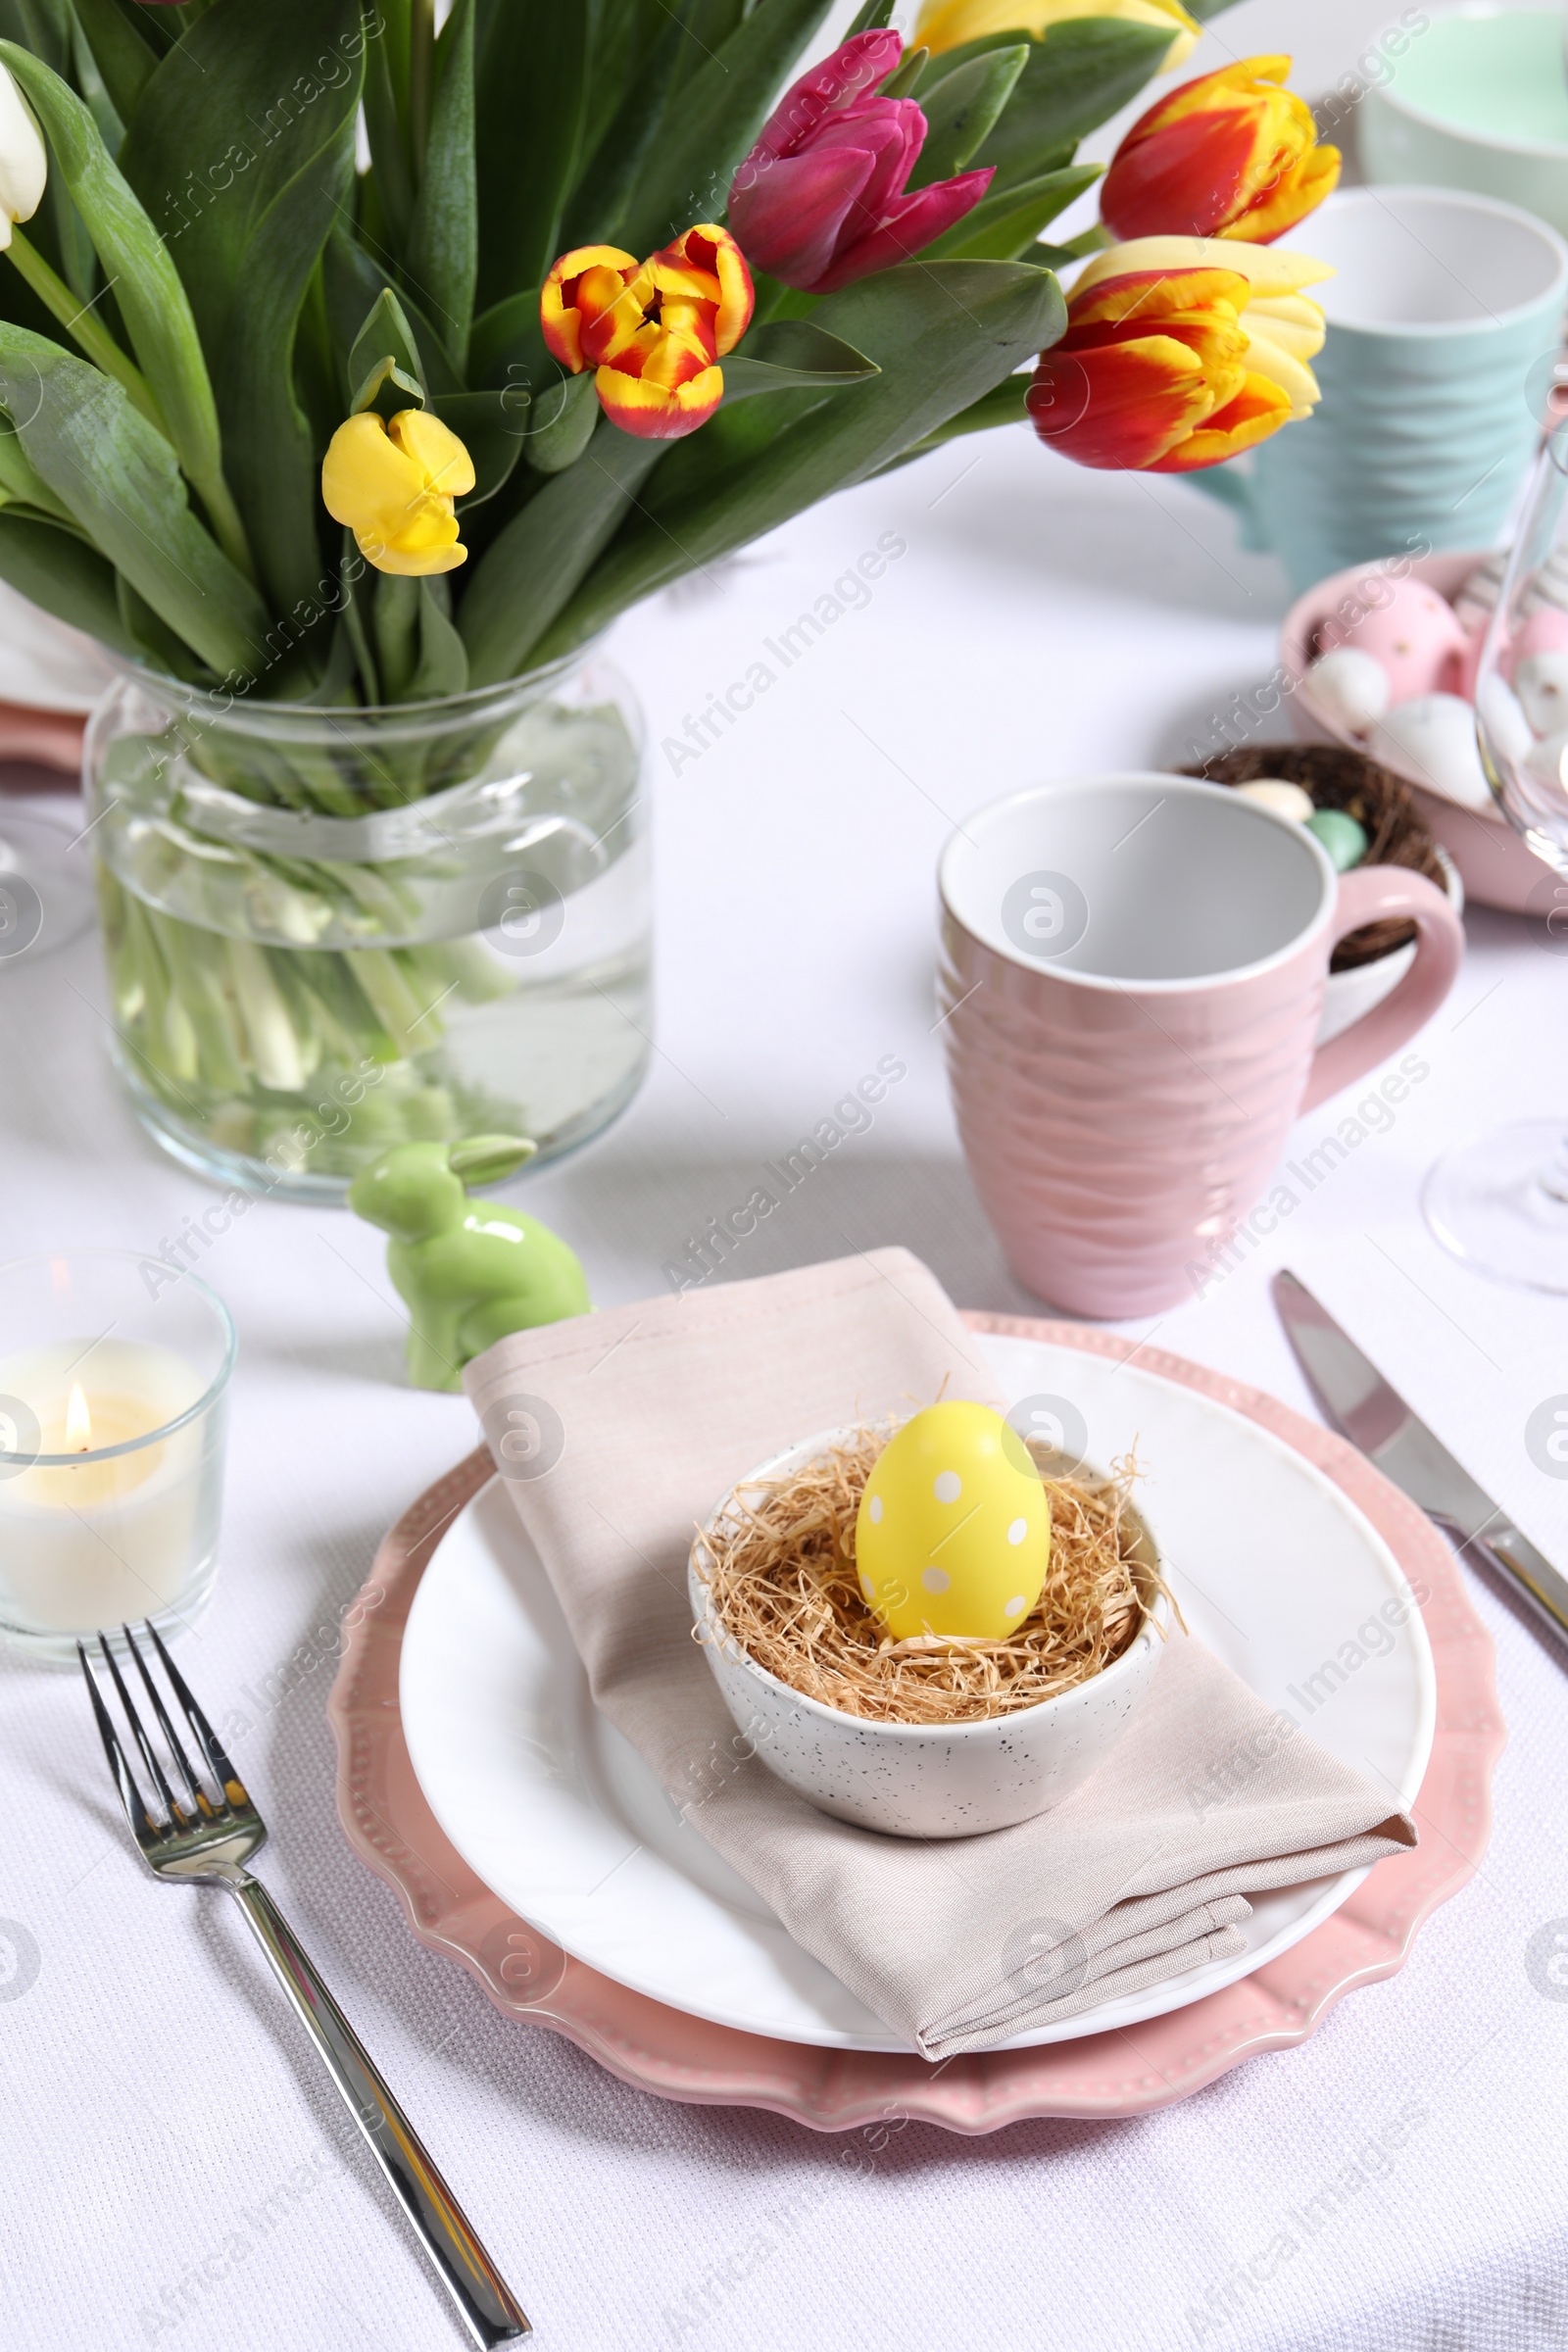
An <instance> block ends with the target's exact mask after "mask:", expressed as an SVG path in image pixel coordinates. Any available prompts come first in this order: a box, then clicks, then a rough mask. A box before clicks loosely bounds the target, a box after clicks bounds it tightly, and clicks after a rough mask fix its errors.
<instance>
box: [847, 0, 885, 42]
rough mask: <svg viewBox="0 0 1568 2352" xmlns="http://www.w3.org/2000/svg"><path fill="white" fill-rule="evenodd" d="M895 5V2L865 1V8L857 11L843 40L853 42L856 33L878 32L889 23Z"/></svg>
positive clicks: (881, 0)
mask: <svg viewBox="0 0 1568 2352" xmlns="http://www.w3.org/2000/svg"><path fill="white" fill-rule="evenodd" d="M895 5H896V0H865V6H864V7H863V8H862V9H861V10H860V11H859V13H858V16H857V17H856V19H855V21H854V23H853V24H852V25H850V27H849V29H848V31H847V32H846V33H845V35H844V38H845V39H846V40H847V41H848V40H853V38H854V37H855V35H856V34H857V33H858V32H880V31H881V30H882V28H883V26H884V25H887V24H888V23H890V21H891V19H892V16H893V11H894V7H895Z"/></svg>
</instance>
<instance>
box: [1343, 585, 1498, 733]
mask: <svg viewBox="0 0 1568 2352" xmlns="http://www.w3.org/2000/svg"><path fill="white" fill-rule="evenodd" d="M1381 585H1382V587H1383V588H1384V589H1386V590H1387V594H1386V595H1384V596H1383V598H1382V601H1381V603H1379V604H1377V605H1375V606H1372V607H1370V608H1369V609H1368V610H1367V611H1366V612H1364V613H1360V614H1359V615H1358V617H1357V618H1356V619H1355V620H1354V621H1353V622H1347V621H1343V620H1341V619H1340V618H1339V617H1338V616H1337V615H1331V616H1330V617H1329V618H1327V619H1325V620H1323V621H1320V622H1319V624H1318V631H1317V636H1318V643H1319V645H1320V647H1321V648H1322V650H1323V652H1324V653H1332V652H1333V651H1334V649H1335V648H1336V647H1337V646H1341V645H1353V646H1354V647H1355V649H1356V651H1357V652H1358V653H1362V654H1370V655H1371V656H1372V658H1373V660H1374V661H1376V662H1381V663H1382V665H1383V668H1384V670H1385V672H1386V673H1387V676H1388V681H1389V699H1390V701H1391V702H1394V703H1403V702H1408V701H1409V700H1410V698H1411V697H1412V696H1413V695H1418V694H1435V693H1439V692H1443V691H1446V690H1447V689H1448V688H1450V687H1451V686H1452V685H1453V684H1454V682H1455V680H1456V679H1457V676H1458V672H1459V663H1460V661H1461V659H1462V657H1463V654H1464V649H1465V633H1464V630H1463V629H1462V628H1461V626H1460V624H1459V617H1458V614H1457V613H1455V612H1454V609H1453V607H1452V606H1451V605H1450V604H1449V603H1448V602H1447V601H1446V598H1444V597H1441V596H1439V594H1438V592H1437V590H1436V589H1435V588H1428V587H1426V586H1425V585H1424V584H1423V583H1422V582H1421V581H1420V580H1385V581H1383V582H1382V584H1381Z"/></svg>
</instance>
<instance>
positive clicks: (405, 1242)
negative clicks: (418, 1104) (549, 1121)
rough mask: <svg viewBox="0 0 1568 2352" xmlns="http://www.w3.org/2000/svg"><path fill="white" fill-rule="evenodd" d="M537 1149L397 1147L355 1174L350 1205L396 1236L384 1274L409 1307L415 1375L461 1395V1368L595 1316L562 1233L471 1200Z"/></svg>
mask: <svg viewBox="0 0 1568 2352" xmlns="http://www.w3.org/2000/svg"><path fill="white" fill-rule="evenodd" d="M537 1148H538V1147H537V1146H536V1145H534V1144H531V1143H525V1142H523V1141H522V1140H521V1138H520V1137H517V1136H515V1135H476V1136H470V1137H469V1138H468V1139H467V1141H466V1142H465V1143H461V1144H452V1145H450V1146H448V1145H446V1144H398V1145H395V1146H394V1148H393V1149H392V1150H391V1151H390V1152H385V1153H383V1155H382V1156H381V1158H380V1159H378V1160H377V1161H376V1163H375V1165H374V1167H373V1168H367V1169H366V1170H365V1171H364V1173H363V1174H362V1175H359V1176H356V1177H355V1179H354V1182H353V1183H352V1185H350V1187H349V1206H350V1208H352V1209H353V1211H354V1213H355V1215H356V1216H358V1217H364V1218H365V1219H366V1220H367V1221H368V1223H369V1224H371V1225H379V1226H380V1227H381V1229H382V1231H383V1232H384V1233H389V1234H390V1235H391V1236H392V1239H391V1241H390V1242H389V1243H388V1244H387V1251H386V1270H387V1272H388V1273H389V1274H390V1275H391V1277H392V1280H393V1281H394V1283H395V1284H396V1285H397V1288H398V1291H399V1293H400V1295H401V1296H402V1298H403V1299H405V1300H406V1301H407V1304H408V1307H409V1315H410V1321H409V1348H408V1364H409V1378H410V1380H411V1381H412V1382H413V1383H414V1386H415V1387H416V1388H417V1389H461V1388H462V1386H463V1379H462V1374H463V1367H464V1365H465V1364H466V1362H467V1361H468V1359H469V1357H470V1356H474V1355H479V1354H481V1353H482V1352H483V1350H484V1349H485V1348H488V1347H489V1346H490V1345H491V1343H492V1342H493V1341H495V1340H499V1339H502V1338H503V1337H504V1336H505V1335H506V1333H507V1332H509V1331H528V1330H530V1329H531V1328H532V1326H533V1325H534V1324H536V1323H557V1322H559V1321H560V1320H561V1319H562V1317H563V1316H564V1315H585V1314H587V1312H588V1310H589V1304H590V1301H589V1298H588V1285H587V1282H586V1280H585V1279H584V1276H583V1270H582V1267H581V1266H580V1265H579V1264H578V1262H577V1259H576V1257H575V1255H574V1254H573V1252H572V1251H571V1250H568V1249H567V1247H566V1245H565V1243H564V1241H563V1240H562V1239H561V1237H560V1235H559V1234H555V1233H552V1232H551V1230H550V1228H549V1226H548V1225H541V1224H540V1222H539V1220H538V1218H537V1217H527V1216H524V1215H523V1213H522V1211H521V1209H518V1208H507V1207H505V1206H504V1205H503V1204H502V1203H501V1202H500V1201H470V1199H469V1198H468V1192H467V1187H468V1185H469V1183H473V1184H500V1183H501V1182H502V1181H503V1180H504V1179H505V1178H506V1177H508V1176H511V1175H512V1174H514V1173H515V1170H516V1169H518V1168H520V1167H521V1165H522V1163H523V1161H524V1160H526V1159H531V1158H532V1157H533V1154H534V1152H535V1151H536V1150H537Z"/></svg>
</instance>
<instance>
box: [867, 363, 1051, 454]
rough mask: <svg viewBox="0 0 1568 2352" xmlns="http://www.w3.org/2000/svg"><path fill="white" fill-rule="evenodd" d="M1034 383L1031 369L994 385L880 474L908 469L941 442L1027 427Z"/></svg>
mask: <svg viewBox="0 0 1568 2352" xmlns="http://www.w3.org/2000/svg"><path fill="white" fill-rule="evenodd" d="M1034 380H1035V378H1034V369H1033V368H1030V369H1029V370H1028V372H1027V373H1026V374H1023V375H1009V376H1008V377H1007V378H1006V380H1005V383H1000V384H993V385H992V387H991V389H990V391H989V392H982V393H981V395H980V397H979V399H978V400H973V401H971V402H970V403H969V406H968V407H967V408H966V409H960V410H959V411H958V413H957V415H956V417H948V419H947V421H946V422H945V423H943V424H939V425H938V427H937V429H936V431H935V432H934V433H927V435H926V437H925V439H924V440H923V441H917V442H916V443H915V444H914V447H913V448H912V449H907V450H905V451H904V453H903V455H902V456H900V457H897V458H894V459H892V460H891V461H890V463H889V464H888V465H886V466H883V467H882V468H881V470H882V471H883V472H884V473H892V472H893V471H895V470H896V468H897V467H898V466H907V465H908V464H909V463H910V461H911V460H912V459H914V458H924V457H928V456H929V455H930V453H931V451H932V450H933V449H940V448H941V447H942V446H943V444H944V442H947V441H958V440H961V439H962V438H963V437H964V436H965V435H966V434H968V433H990V432H994V431H995V430H996V428H997V427H998V425H1003V424H1025V423H1027V422H1028V420H1029V410H1028V407H1027V405H1026V404H1027V401H1028V397H1029V387H1030V385H1031V384H1032V383H1033V382H1034Z"/></svg>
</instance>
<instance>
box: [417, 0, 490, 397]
mask: <svg viewBox="0 0 1568 2352" xmlns="http://www.w3.org/2000/svg"><path fill="white" fill-rule="evenodd" d="M437 63H438V67H439V71H440V79H439V81H438V82H437V84H436V93H435V105H434V108H433V109H432V112H431V118H430V143H429V147H428V149H427V150H426V154H425V160H424V177H423V179H422V181H421V182H420V185H419V193H418V196H417V199H416V202H415V207H414V221H413V225H412V228H411V230H410V234H409V256H408V264H407V274H408V279H409V283H410V285H411V286H413V287H414V288H415V290H416V292H417V293H421V294H423V296H424V298H425V301H426V303H427V304H428V305H429V306H430V308H431V309H437V308H438V309H439V312H440V315H441V317H442V319H443V320H444V321H445V326H446V341H447V346H448V349H449V350H450V352H451V354H452V358H453V360H454V362H455V364H456V365H457V367H458V368H460V369H461V368H462V367H463V365H464V363H465V360H466V356H467V349H468V329H469V325H470V323H471V321H472V319H473V289H474V285H475V283H476V281H477V278H478V271H479V193H478V182H477V178H476V176H475V172H476V167H475V160H474V105H473V0H458V4H457V6H456V7H455V8H454V10H453V11H452V14H451V16H450V17H449V18H448V19H447V22H446V25H445V26H444V28H443V30H442V34H441V39H440V43H439V46H438V50H437Z"/></svg>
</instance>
